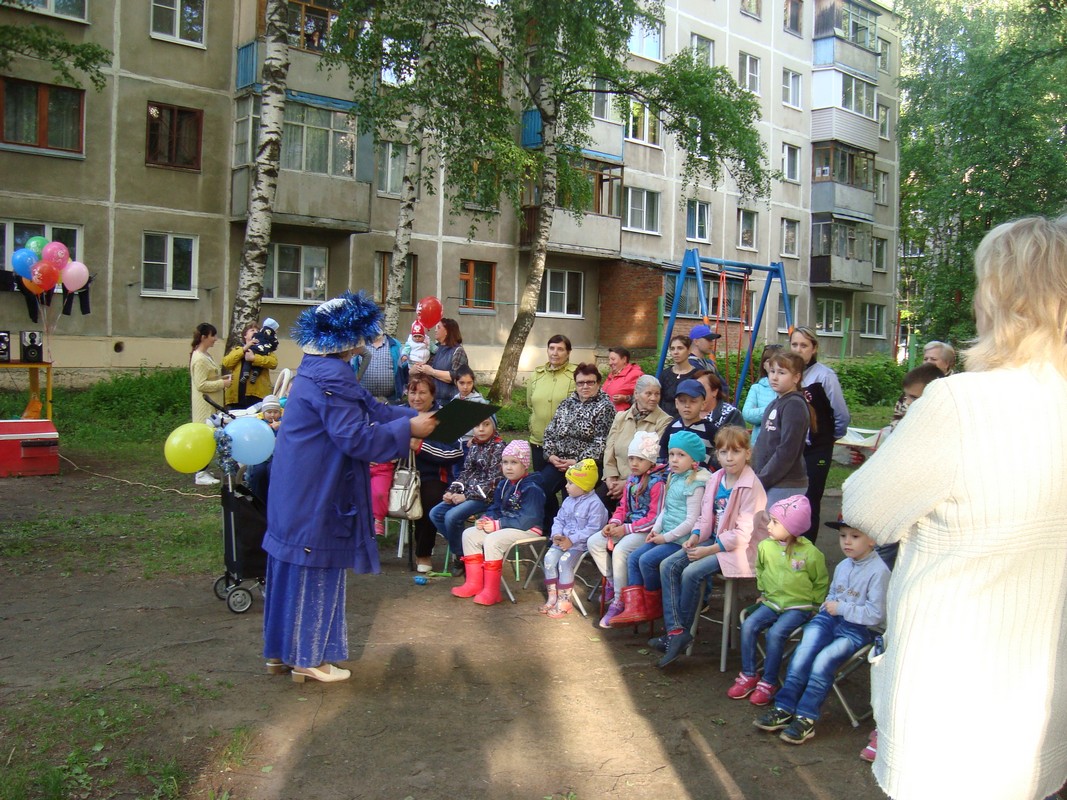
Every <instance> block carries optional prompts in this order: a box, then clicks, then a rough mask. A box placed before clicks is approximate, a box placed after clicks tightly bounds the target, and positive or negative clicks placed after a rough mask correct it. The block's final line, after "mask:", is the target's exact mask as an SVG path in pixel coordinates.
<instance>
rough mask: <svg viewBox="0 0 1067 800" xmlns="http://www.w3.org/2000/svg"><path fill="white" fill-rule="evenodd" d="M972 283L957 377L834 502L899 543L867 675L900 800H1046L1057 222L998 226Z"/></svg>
mask: <svg viewBox="0 0 1067 800" xmlns="http://www.w3.org/2000/svg"><path fill="white" fill-rule="evenodd" d="M975 272H976V274H977V279H978V283H977V290H976V292H975V299H974V309H975V315H976V320H977V327H978V338H977V340H976V342H975V344H974V346H973V347H971V348H970V350H968V351H967V353H966V356H967V360H966V366H967V372H966V373H963V374H960V375H953V376H951V377H949V378H945V379H944V380H940V381H936V382H934V383H933V384H931V385H930V386H929V387H928V388H927V390H926V392H925V393H924V395H923V397H922V398H921V399H920V400H918V401H917V402H916V403H915V404H914V405H913V406H912V408H911V410H909V412H908V415H907V416H906V417H905V418H904V420H903V421H902V422H901V423H900V425H899V426H898V427H897V429H896V432H895V433H894V434H893V435H892V436H891V437H889V439H888V440H887V442H886V444H884V445H883V446H882V447H881V448H880V449H879V450H878V452H877V453H876V454H875V455H874V456H873V457H872V458H871V459H870V460H869V461H868V462H867V464H866V465H864V466H863V467H862V468H861V469H860V470H859V471H858V472H857V473H856V474H855V475H854V476H853V477H852V478H851V479H850V480H849V481H848V482H847V483H846V484H845V489H844V508H843V511H844V518H845V519H847V520H848V521H849V524H850V525H854V526H855V527H857V528H859V529H861V530H863V531H864V532H866V533H868V534H870V535H871V536H873V537H874V538H875V539H876V540H877V541H878V542H879V544H887V543H889V542H895V541H899V542H900V554H899V556H898V558H897V562H896V568H895V569H894V571H893V577H892V580H891V581H890V585H889V599H888V617H889V622H888V630H887V634H886V650H885V653H884V654H883V655H882V656H880V657H878V658H877V659H876V660H875V663H874V664H873V666H872V671H871V694H872V701H873V705H874V714H875V720H876V722H877V724H878V746H877V750H878V755H877V759H876V760H875V764H874V773H875V778H876V779H877V780H878V783H879V784H880V785H881V786H882V788H883V789H884V790H885V791H886V792H887V793H888V794H889V795H890V797H892V798H894V799H895V800H912V798H923V799H924V800H925V798H931V799H933V798H937V799H938V800H942V798H947V797H966V798H969V799H970V800H980V799H981V798H989V799H990V800H994V799H995V800H1009V799H1012V800H1013V799H1014V798H1018V799H1019V800H1031V799H1032V800H1038V799H1039V798H1045V797H1047V796H1048V795H1050V794H1052V793H1053V792H1055V791H1056V790H1057V789H1059V788H1060V786H1061V785H1062V784H1063V782H1064V778H1065V777H1067V413H1065V412H1067V217H1061V218H1059V219H1057V220H1049V219H1044V218H1027V219H1021V220H1018V221H1015V222H1011V223H1008V224H1005V225H1000V226H999V227H997V228H995V229H994V230H992V231H991V232H990V233H989V234H988V235H987V236H986V237H985V239H984V240H983V241H982V243H981V245H980V246H979V247H978V251H977V253H976V254H975ZM1007 398H1010V400H1008V399H1007ZM1018 420H1028V421H1030V422H1031V423H1034V424H1031V425H1026V426H1020V425H1019V424H1018V422H1017V421H1018Z"/></svg>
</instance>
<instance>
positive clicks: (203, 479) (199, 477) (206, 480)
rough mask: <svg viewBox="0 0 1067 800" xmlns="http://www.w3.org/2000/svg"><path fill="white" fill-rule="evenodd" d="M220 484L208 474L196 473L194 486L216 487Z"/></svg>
mask: <svg viewBox="0 0 1067 800" xmlns="http://www.w3.org/2000/svg"><path fill="white" fill-rule="evenodd" d="M220 483H222V481H220V480H219V479H218V478H216V477H215V476H214V475H212V474H211V473H210V472H198V473H196V485H197V486H217V485H218V484H220Z"/></svg>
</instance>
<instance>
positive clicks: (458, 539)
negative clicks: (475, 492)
mask: <svg viewBox="0 0 1067 800" xmlns="http://www.w3.org/2000/svg"><path fill="white" fill-rule="evenodd" d="M487 508H489V504H488V503H486V502H485V501H484V500H464V501H463V502H462V503H459V504H457V505H452V504H451V503H438V504H437V505H435V506H434V507H433V508H431V509H430V521H431V522H433V524H434V525H435V526H436V527H437V530H439V531H440V532H441V535H442V536H444V537H445V541H446V542H448V546H449V547H450V548H451V549H452V555H454V556H455V557H456V558H459V557H460V556H461V555H463V531H465V530H466V529H467V519H468V517H470V516H471V515H474V516H478V515H479V514H481V513H482V512H483V511H485V510H486V509H487ZM445 569H448V565H447V564H446V565H445Z"/></svg>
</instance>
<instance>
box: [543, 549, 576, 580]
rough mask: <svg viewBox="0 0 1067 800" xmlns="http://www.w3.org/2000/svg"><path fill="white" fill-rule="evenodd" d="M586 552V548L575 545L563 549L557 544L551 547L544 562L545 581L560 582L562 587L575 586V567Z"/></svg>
mask: <svg viewBox="0 0 1067 800" xmlns="http://www.w3.org/2000/svg"><path fill="white" fill-rule="evenodd" d="M584 552H585V550H584V549H583V550H579V549H577V548H575V547H572V548H571V549H570V550H563V549H561V548H559V547H556V545H552V546H551V547H549V548H548V550H547V551H546V552H545V560H544V562H543V567H544V572H545V583H546V584H548V583H549V582H552V583H558V584H559V587H560V588H561V589H569V588H570V587H571V586H573V585H574V568H575V567H576V566H577V565H578V560H579V559H580V558H581V557H582V553H584Z"/></svg>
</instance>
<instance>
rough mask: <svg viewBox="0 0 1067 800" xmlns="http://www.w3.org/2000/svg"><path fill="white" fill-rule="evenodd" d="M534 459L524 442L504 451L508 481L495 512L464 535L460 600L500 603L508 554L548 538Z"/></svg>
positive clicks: (498, 487)
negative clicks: (519, 544)
mask: <svg viewBox="0 0 1067 800" xmlns="http://www.w3.org/2000/svg"><path fill="white" fill-rule="evenodd" d="M530 458H531V454H530V443H529V442H525V441H523V440H522V439H516V440H515V441H513V442H509V443H508V445H507V446H506V447H505V448H504V453H503V456H502V457H501V460H500V471H501V473H503V476H504V480H502V481H498V482H497V485H496V492H495V493H494V494H493V502H492V504H491V505H490V506H489V508H488V509H486V511H485V513H484V514H483V515H482V516H480V517H479V518H478V521H477V522H475V523H474V527H473V528H467V530H465V531H464V532H463V565H464V569H465V571H466V580H464V582H463V585H461V586H456V587H454V588H453V589H452V594H454V595H455V596H456V597H473V598H474V602H475V603H478V604H479V605H483V606H491V605H494V604H496V603H499V602H500V579H501V573H502V572H503V569H504V554H505V553H507V551H508V548H509V547H510V546H511V545H512V544H513V543H514V542H517V541H519V540H520V539H525V538H527V537H528V536H531V535H533V536H541V535H543V534H542V533H541V520H542V519H543V518H544V515H545V490H544V489H542V488H541V478H540V477H539V476H538V475H537V473H534V474H533V475H531V474H530Z"/></svg>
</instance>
